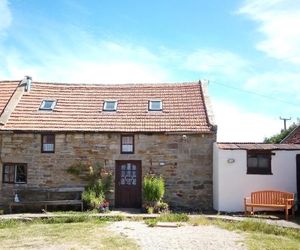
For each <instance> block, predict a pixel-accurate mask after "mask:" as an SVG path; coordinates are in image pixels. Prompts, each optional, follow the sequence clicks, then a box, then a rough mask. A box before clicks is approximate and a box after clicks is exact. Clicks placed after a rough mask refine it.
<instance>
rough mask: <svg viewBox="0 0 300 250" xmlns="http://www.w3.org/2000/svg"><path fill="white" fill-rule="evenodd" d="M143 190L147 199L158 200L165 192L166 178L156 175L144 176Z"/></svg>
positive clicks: (150, 200)
mask: <svg viewBox="0 0 300 250" xmlns="http://www.w3.org/2000/svg"><path fill="white" fill-rule="evenodd" d="M143 191H144V198H145V201H148V202H158V201H160V200H161V199H162V198H163V196H164V194H165V181H164V179H163V178H162V177H161V176H160V177H156V176H151V175H147V176H145V177H144V183H143Z"/></svg>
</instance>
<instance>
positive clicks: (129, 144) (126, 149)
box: [121, 135, 134, 154]
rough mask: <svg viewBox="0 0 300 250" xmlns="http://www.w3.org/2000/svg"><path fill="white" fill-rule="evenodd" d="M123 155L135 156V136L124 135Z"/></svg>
mask: <svg viewBox="0 0 300 250" xmlns="http://www.w3.org/2000/svg"><path fill="white" fill-rule="evenodd" d="M121 153H122V154H133V153H134V136H133V135H122V136H121Z"/></svg>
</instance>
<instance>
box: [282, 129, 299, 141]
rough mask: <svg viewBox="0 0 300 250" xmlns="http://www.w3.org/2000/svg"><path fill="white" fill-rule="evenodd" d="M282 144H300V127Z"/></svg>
mask: <svg viewBox="0 0 300 250" xmlns="http://www.w3.org/2000/svg"><path fill="white" fill-rule="evenodd" d="M281 143H291V144H300V126H298V127H296V128H295V129H294V130H293V131H292V132H291V133H290V134H289V135H288V136H287V137H285V138H284V139H283V140H282V141H281Z"/></svg>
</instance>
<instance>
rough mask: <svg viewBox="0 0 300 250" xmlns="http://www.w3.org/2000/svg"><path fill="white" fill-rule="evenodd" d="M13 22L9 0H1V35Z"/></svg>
mask: <svg viewBox="0 0 300 250" xmlns="http://www.w3.org/2000/svg"><path fill="white" fill-rule="evenodd" d="M11 22H12V15H11V12H10V9H9V6H8V1H7V0H0V35H1V33H2V32H3V31H5V29H7V28H8V27H9V26H10V24H11Z"/></svg>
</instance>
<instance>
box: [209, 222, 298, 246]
mask: <svg viewBox="0 0 300 250" xmlns="http://www.w3.org/2000/svg"><path fill="white" fill-rule="evenodd" d="M212 223H213V224H214V225H217V226H220V227H221V228H224V229H227V230H231V231H243V232H255V233H263V234H269V235H277V236H285V237H288V238H292V239H296V240H299V242H300V230H299V229H293V228H284V227H280V226H275V225H270V224H267V223H265V222H262V221H260V222H258V221H253V220H250V219H249V220H244V221H235V222H230V221H223V220H212Z"/></svg>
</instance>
